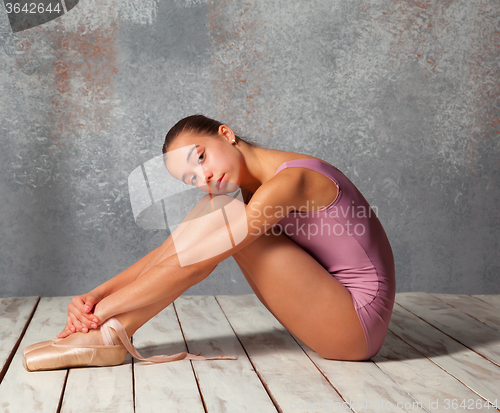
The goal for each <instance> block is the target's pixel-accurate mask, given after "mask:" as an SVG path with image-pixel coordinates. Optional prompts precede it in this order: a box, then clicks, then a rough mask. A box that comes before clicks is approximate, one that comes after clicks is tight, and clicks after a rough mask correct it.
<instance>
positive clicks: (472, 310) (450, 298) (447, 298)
mask: <svg viewBox="0 0 500 413" xmlns="http://www.w3.org/2000/svg"><path fill="white" fill-rule="evenodd" d="M431 295H432V296H433V297H436V298H438V299H439V300H441V301H443V302H445V303H446V304H449V305H451V306H452V307H454V308H456V309H457V310H459V311H461V312H462V313H464V314H467V315H469V316H471V317H474V318H475V319H477V320H478V321H481V322H482V323H484V324H486V325H488V326H490V327H491V328H494V329H495V330H497V331H500V308H497V307H495V306H492V305H491V304H488V303H486V302H484V301H481V300H478V299H476V298H474V297H471V296H470V295H466V294H434V293H432V294H431Z"/></svg>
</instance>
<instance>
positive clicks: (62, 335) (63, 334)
mask: <svg viewBox="0 0 500 413" xmlns="http://www.w3.org/2000/svg"><path fill="white" fill-rule="evenodd" d="M70 334H71V331H70V329H69V328H68V326H65V327H64V328H63V331H61V332H60V333H59V334H58V335H57V337H58V338H65V337H68V336H69V335H70Z"/></svg>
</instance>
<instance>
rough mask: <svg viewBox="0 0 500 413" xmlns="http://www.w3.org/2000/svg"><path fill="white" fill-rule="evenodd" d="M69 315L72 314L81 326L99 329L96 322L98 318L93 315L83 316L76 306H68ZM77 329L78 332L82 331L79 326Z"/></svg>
mask: <svg viewBox="0 0 500 413" xmlns="http://www.w3.org/2000/svg"><path fill="white" fill-rule="evenodd" d="M68 314H72V315H73V316H74V317H75V319H76V320H78V321H79V323H80V324H83V325H84V326H85V327H87V328H97V323H96V322H95V321H94V319H97V317H95V316H94V315H93V314H82V312H81V311H78V308H77V307H75V305H74V304H70V305H69V306H68ZM72 320H73V318H72ZM75 327H76V328H77V330H78V331H82V330H81V328H79V325H77V324H75ZM85 332H87V331H85Z"/></svg>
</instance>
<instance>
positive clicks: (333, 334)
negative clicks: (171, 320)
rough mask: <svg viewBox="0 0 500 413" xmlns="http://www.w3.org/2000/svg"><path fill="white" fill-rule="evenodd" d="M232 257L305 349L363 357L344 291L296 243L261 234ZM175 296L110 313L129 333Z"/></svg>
mask: <svg viewBox="0 0 500 413" xmlns="http://www.w3.org/2000/svg"><path fill="white" fill-rule="evenodd" d="M233 257H234V258H235V260H236V262H237V263H238V265H239V266H240V268H241V270H242V271H243V274H244V275H245V277H246V278H247V280H248V282H249V284H250V286H251V287H252V289H253V290H254V292H255V294H256V295H257V296H258V298H259V299H260V300H261V301H262V303H263V304H264V305H265V306H266V308H267V309H268V310H269V311H270V312H271V313H272V314H273V315H274V317H275V318H276V319H277V320H278V321H279V322H280V323H281V324H282V325H283V326H284V327H285V328H286V329H287V330H288V331H289V332H290V333H292V334H293V335H294V336H295V337H297V338H298V339H299V340H300V341H302V342H303V343H304V344H305V345H307V346H308V347H309V348H310V349H311V350H313V351H316V352H317V353H318V354H319V355H321V356H322V357H325V358H330V359H337V360H362V359H364V358H365V355H366V342H365V337H364V332H363V329H362V327H361V323H360V321H359V318H358V316H357V314H356V311H355V309H354V303H353V301H352V297H351V295H350V293H349V291H348V290H347V289H346V288H345V287H344V286H343V285H342V284H341V283H340V282H338V281H337V280H336V279H335V278H334V277H333V276H332V275H331V274H330V273H328V271H326V270H325V269H324V268H323V267H322V266H321V265H320V264H319V263H318V262H317V261H316V260H315V259H314V258H312V257H311V256H310V255H309V254H308V253H307V252H306V251H304V250H303V249H302V248H301V247H300V246H298V245H297V244H296V243H294V242H293V241H292V240H290V239H289V238H288V237H286V236H285V235H283V234H280V235H273V234H270V235H262V236H261V237H259V238H258V239H256V240H255V241H254V242H252V243H251V244H249V245H247V246H246V247H245V248H243V249H241V250H240V251H238V252H237V253H236V254H235V255H234V256H233ZM213 269H214V268H207V271H206V273H205V274H202V275H201V276H200V277H199V281H201V280H202V279H204V278H205V277H206V276H208V275H209V274H210V273H211V272H212V271H213ZM176 298H177V297H175V298H173V297H168V298H165V300H164V301H161V302H158V303H155V304H153V305H149V306H147V307H143V308H141V309H137V310H134V311H131V312H129V313H124V314H119V315H118V316H116V317H117V318H118V319H119V320H120V322H122V324H123V325H124V326H125V328H126V330H127V333H128V334H129V337H130V336H131V335H132V334H133V333H134V332H135V331H137V329H139V328H140V327H141V326H142V325H144V324H145V323H146V322H147V321H148V320H149V319H151V318H152V317H153V316H154V315H156V314H157V313H159V312H160V311H161V310H163V309H164V308H165V307H166V306H168V305H169V304H170V303H171V302H172V301H173V300H175V299H176Z"/></svg>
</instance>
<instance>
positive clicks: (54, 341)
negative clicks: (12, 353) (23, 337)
mask: <svg viewBox="0 0 500 413" xmlns="http://www.w3.org/2000/svg"><path fill="white" fill-rule="evenodd" d="M61 340H62V338H57V339H52V340H47V341H42V342H40V343H35V344H31V345H30V346H27V347H25V348H24V350H23V355H26V354H28V353H29V352H30V351H33V350H36V349H37V348H40V347H45V346H48V345H50V344H52V343H57V342H58V341H61Z"/></svg>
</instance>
